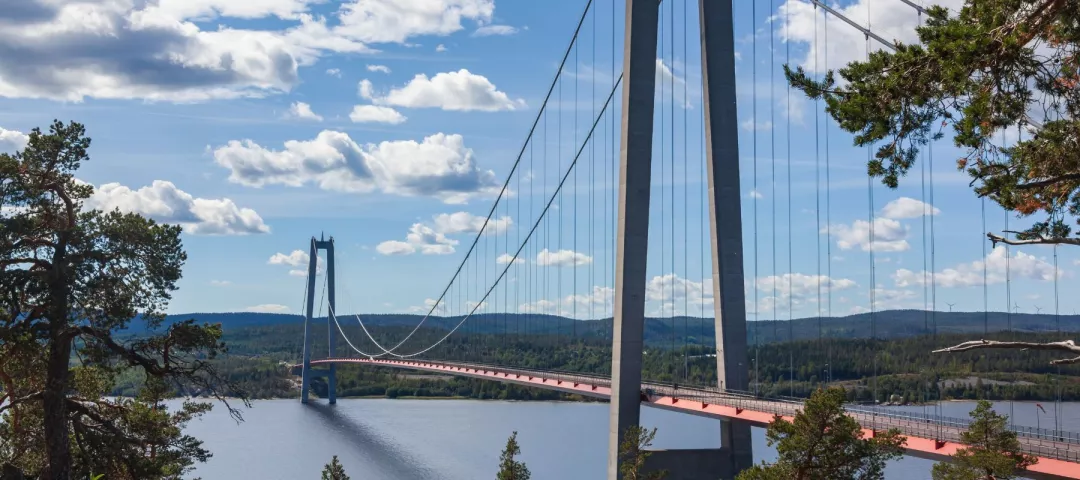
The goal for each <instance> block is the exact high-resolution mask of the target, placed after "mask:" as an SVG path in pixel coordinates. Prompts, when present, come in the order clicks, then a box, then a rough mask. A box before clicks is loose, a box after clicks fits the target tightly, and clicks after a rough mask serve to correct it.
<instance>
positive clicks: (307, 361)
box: [300, 237, 337, 404]
mask: <svg viewBox="0 0 1080 480" xmlns="http://www.w3.org/2000/svg"><path fill="white" fill-rule="evenodd" d="M319 250H326V264H327V265H326V276H327V278H326V287H327V292H326V296H327V303H329V305H330V311H331V312H337V302H336V300H337V298H336V296H335V288H334V287H335V285H334V237H330V240H325V239H321V238H320V239H316V238H315V237H311V248H310V250H309V252H310V253H309V254H308V256H309V257H310V259H309V260H308V276H307V283H308V284H307V301H306V303H307V309H306V311H305V316H304V364H303V367H302V368H303V370H302V371H301V373H300V402H301V403H308V394H309V392H310V389H311V379H312V377H316V376H320V377H321V376H325V377H326V383H327V397H328V399H329V400H330V404H335V403H337V365H336V364H333V363H331V364H330V368H329V371H326V372H314V371H312V369H311V348H312V345H311V343H312V340H313V339H312V338H311V320H312V315H313V314H314V308H315V277H316V276H317V274H318V273H319ZM330 315H331V314H330V313H329V312H328V313H327V316H326V327H327V330H326V331H327V335H328V336H329V338H328V339H327V341H328V347H329V353H330V355H331V356H332V355H333V353H334V327H333V325H332V324H331V322H333V320H332V319H331V318H330Z"/></svg>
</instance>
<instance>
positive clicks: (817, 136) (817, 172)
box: [814, 4, 823, 347]
mask: <svg viewBox="0 0 1080 480" xmlns="http://www.w3.org/2000/svg"><path fill="white" fill-rule="evenodd" d="M818 16H819V15H818V7H817V4H815V5H814V73H815V74H817V73H820V72H821V70H820V69H819V68H818V52H819V51H821V44H820V43H818ZM820 106H821V101H820V100H818V98H814V237H815V238H816V239H817V249H816V250H814V260H815V261H816V263H817V275H816V276H815V278H814V280H815V283H817V304H816V305H815V308H816V309H817V330H818V344H819V345H818V346H819V347H820V344H821V342H822V340H823V338H822V332H821V126H820V124H821V109H820Z"/></svg>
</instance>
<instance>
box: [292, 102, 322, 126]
mask: <svg viewBox="0 0 1080 480" xmlns="http://www.w3.org/2000/svg"><path fill="white" fill-rule="evenodd" d="M286 117H288V118H298V119H300V120H314V121H316V122H321V121H323V117H322V116H321V115H317V114H315V112H313V111H311V105H308V104H306V103H304V102H293V104H292V105H290V106H289V113H287V114H286Z"/></svg>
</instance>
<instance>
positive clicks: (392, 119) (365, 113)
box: [349, 105, 408, 125]
mask: <svg viewBox="0 0 1080 480" xmlns="http://www.w3.org/2000/svg"><path fill="white" fill-rule="evenodd" d="M349 120H352V121H353V122H354V123H389V124H390V125H400V124H402V123H405V121H406V120H408V117H406V116H405V115H402V114H401V112H398V111H397V110H394V109H393V108H390V107H380V106H378V105H356V106H354V107H353V110H352V113H350V114H349Z"/></svg>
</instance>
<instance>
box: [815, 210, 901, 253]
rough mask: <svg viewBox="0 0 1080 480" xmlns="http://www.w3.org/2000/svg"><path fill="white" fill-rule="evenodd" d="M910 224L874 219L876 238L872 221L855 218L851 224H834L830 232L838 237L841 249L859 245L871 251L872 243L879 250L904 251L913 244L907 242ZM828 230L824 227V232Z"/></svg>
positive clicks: (849, 248)
mask: <svg viewBox="0 0 1080 480" xmlns="http://www.w3.org/2000/svg"><path fill="white" fill-rule="evenodd" d="M908 230H909V228H908V226H907V225H901V224H900V222H898V221H896V220H893V219H891V218H883V217H877V218H875V219H874V238H873V240H871V238H870V222H867V221H866V220H855V222H853V223H852V224H851V225H833V226H832V228H831V230H830V231H829V232H828V233H829V234H830V235H832V236H833V237H834V238H836V245H837V246H839V247H840V249H841V250H851V249H852V248H855V247H858V248H860V249H862V251H864V252H868V251H870V248H871V245H872V246H873V249H874V251H877V252H902V251H905V250H907V249H909V248H911V245H909V244H908V242H907V234H908ZM825 232H826V230H825V229H822V233H825Z"/></svg>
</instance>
